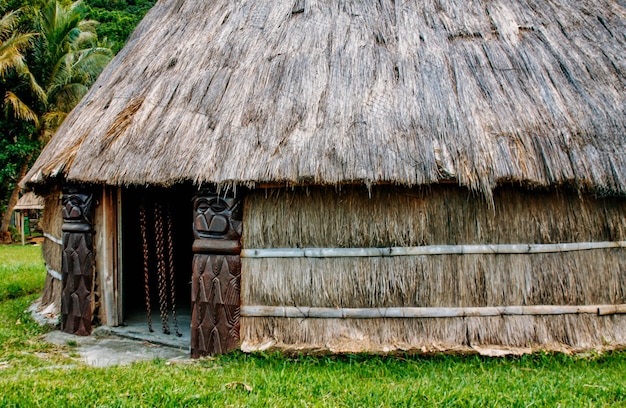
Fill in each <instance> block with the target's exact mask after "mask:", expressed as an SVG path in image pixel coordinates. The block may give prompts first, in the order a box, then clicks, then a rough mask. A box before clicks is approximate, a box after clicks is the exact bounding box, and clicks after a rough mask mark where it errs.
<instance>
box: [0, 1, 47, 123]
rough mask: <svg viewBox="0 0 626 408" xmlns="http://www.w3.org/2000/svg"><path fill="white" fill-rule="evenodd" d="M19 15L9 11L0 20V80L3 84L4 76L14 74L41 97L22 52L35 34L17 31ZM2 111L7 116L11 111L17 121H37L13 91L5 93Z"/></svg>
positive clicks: (18, 12)
mask: <svg viewBox="0 0 626 408" xmlns="http://www.w3.org/2000/svg"><path fill="white" fill-rule="evenodd" d="M20 14H21V10H16V11H11V12H9V13H7V14H5V15H4V16H3V17H2V18H1V19H0V78H1V79H2V80H3V82H4V80H5V78H6V76H7V75H8V74H9V73H12V72H14V73H16V74H17V75H18V76H19V77H20V78H21V79H22V80H25V81H26V82H28V84H29V85H30V88H31V89H32V90H33V91H34V92H35V94H37V95H39V96H42V95H43V92H42V90H41V88H40V87H39V86H38V84H37V81H36V80H35V78H34V77H33V75H32V74H31V73H30V71H29V69H28V66H27V64H26V60H25V56H24V55H25V54H24V52H25V51H26V50H27V49H28V48H30V47H31V46H32V43H33V39H34V38H35V33H21V32H19V31H18V29H17V26H18V23H19V18H20ZM4 109H5V112H6V113H7V114H8V113H9V111H11V110H12V113H13V115H14V116H15V117H16V118H18V119H22V120H30V121H33V122H35V123H37V121H38V118H37V115H36V114H35V113H34V112H33V111H32V109H31V108H30V107H29V106H28V105H27V104H25V103H24V102H23V101H22V100H21V99H20V98H19V97H18V96H17V95H16V93H15V92H14V91H13V90H10V89H7V90H6V91H5V94H4Z"/></svg>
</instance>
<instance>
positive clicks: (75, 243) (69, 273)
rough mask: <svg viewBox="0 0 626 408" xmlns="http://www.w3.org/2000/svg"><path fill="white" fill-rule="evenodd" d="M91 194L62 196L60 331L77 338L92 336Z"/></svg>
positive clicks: (93, 262)
mask: <svg viewBox="0 0 626 408" xmlns="http://www.w3.org/2000/svg"><path fill="white" fill-rule="evenodd" d="M92 201H93V196H92V195H91V194H78V193H76V192H74V191H70V192H67V193H66V194H64V196H63V220H64V224H63V253H62V269H61V272H62V292H61V330H62V331H64V332H66V333H71V334H76V335H79V336H88V335H89V334H90V333H91V319H92V310H91V308H92V306H91V303H92V299H91V297H92V293H91V291H92V284H93V273H94V266H95V261H94V255H93V230H92V227H91V210H92V208H91V206H92Z"/></svg>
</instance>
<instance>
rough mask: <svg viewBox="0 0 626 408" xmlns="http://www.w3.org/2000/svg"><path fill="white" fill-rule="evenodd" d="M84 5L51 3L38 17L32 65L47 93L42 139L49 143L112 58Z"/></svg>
mask: <svg viewBox="0 0 626 408" xmlns="http://www.w3.org/2000/svg"><path fill="white" fill-rule="evenodd" d="M81 5H82V4H81V2H80V1H77V2H74V3H72V4H70V5H69V6H66V5H64V4H62V3H59V1H58V0H50V1H48V3H47V4H46V5H45V6H44V7H43V9H41V10H40V11H39V13H38V14H37V17H36V29H37V31H38V33H39V34H40V35H39V37H37V38H36V39H35V46H34V52H33V58H32V62H31V66H32V67H33V73H34V75H35V77H36V78H37V82H38V84H39V85H40V87H41V88H42V89H43V91H44V93H45V101H43V102H44V109H43V112H42V114H41V119H42V128H41V134H40V137H41V139H42V141H43V142H46V141H47V140H48V139H49V138H50V137H51V136H52V134H53V133H54V131H55V130H56V128H57V127H58V126H59V125H60V124H61V123H62V122H63V120H64V119H65V117H66V116H67V114H68V113H69V112H70V111H71V110H72V109H73V108H74V106H76V104H78V102H79V101H80V100H81V99H82V97H83V96H84V95H85V94H86V93H87V91H88V90H89V87H90V86H91V85H92V84H93V82H94V81H95V80H96V78H97V77H98V75H100V72H102V69H103V68H104V67H105V66H106V65H107V64H108V63H109V61H110V60H111V57H112V52H111V49H110V48H108V47H104V46H101V45H100V44H99V43H98V37H97V34H96V30H95V27H96V24H97V23H96V22H95V21H91V20H83V19H82V15H81V10H80V7H81Z"/></svg>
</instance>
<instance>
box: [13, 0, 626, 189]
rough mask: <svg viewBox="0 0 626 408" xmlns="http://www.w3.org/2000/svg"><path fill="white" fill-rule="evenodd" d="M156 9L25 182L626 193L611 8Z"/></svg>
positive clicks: (596, 2)
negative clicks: (442, 185) (564, 188)
mask: <svg viewBox="0 0 626 408" xmlns="http://www.w3.org/2000/svg"><path fill="white" fill-rule="evenodd" d="M300 3H302V5H299V6H298V7H297V8H298V10H302V12H298V13H295V14H294V13H293V9H294V1H275V0H241V1H237V2H233V1H229V0H214V1H197V0H181V1H160V2H158V3H157V4H156V5H155V6H154V8H153V9H152V10H151V11H150V12H149V13H148V15H147V16H146V18H145V19H144V21H143V22H142V23H141V24H140V25H139V27H138V28H137V30H136V31H135V34H134V35H133V36H132V38H131V39H130V40H129V42H128V44H127V46H126V47H125V48H124V50H123V51H122V52H120V54H119V55H118V56H117V57H116V58H115V60H114V61H113V62H112V63H111V64H110V65H109V66H108V67H107V69H106V70H105V72H103V74H102V75H101V77H100V79H99V80H98V82H97V83H96V84H95V85H94V86H93V88H92V90H91V91H90V92H89V94H88V95H87V96H86V97H85V98H84V99H83V101H82V102H81V104H80V105H79V106H78V107H77V109H76V110H74V112H72V114H70V115H69V117H68V118H67V120H66V121H65V122H64V123H63V125H62V126H61V128H60V129H59V131H58V132H57V134H56V135H55V137H54V138H53V140H52V141H51V142H50V143H49V144H48V146H47V147H46V149H45V150H44V152H43V153H42V155H41V157H40V158H39V160H38V161H37V163H36V164H35V165H34V167H33V169H32V171H31V172H30V173H29V174H28V176H27V177H26V182H27V183H43V182H45V180H46V179H47V178H48V177H53V176H55V175H60V176H66V178H67V179H68V180H71V181H79V182H90V183H101V184H114V185H129V184H136V185H146V184H156V185H162V186H169V185H173V184H176V183H179V182H181V181H191V182H195V183H197V184H202V183H216V184H226V185H228V184H235V185H237V184H239V185H246V186H250V185H255V184H256V183H263V182H268V183H285V184H326V185H328V184H332V185H339V184H344V183H360V184H368V185H373V184H377V183H385V182H391V183H396V184H401V185H411V186H414V185H424V184H430V183H437V182H439V181H441V180H450V179H454V180H456V181H457V182H458V183H459V184H460V185H463V186H467V187H469V188H470V189H471V190H472V191H480V192H482V193H483V194H484V195H486V196H489V195H490V194H491V191H492V189H493V188H494V187H496V186H497V185H499V184H501V183H509V182H522V183H526V184H529V185H534V186H553V185H563V184H569V185H573V186H574V187H575V188H578V189H581V190H591V191H594V192H597V193H601V194H622V195H624V194H626V151H625V149H626V145H625V144H624V134H625V130H626V103H625V95H626V93H625V92H624V84H625V83H626V77H625V75H626V52H625V49H626V45H625V41H624V37H623V35H621V34H618V33H623V32H625V31H626V12H625V11H624V7H623V5H620V4H619V2H617V3H616V2H615V0H577V1H571V0H529V1H510V0H501V1H487V0H478V1H471V2H468V1H451V0H438V1H427V2H412V3H411V2H397V1H391V0H382V1H378V2H369V1H352V0H342V1H330V2H321V1H303V2H300Z"/></svg>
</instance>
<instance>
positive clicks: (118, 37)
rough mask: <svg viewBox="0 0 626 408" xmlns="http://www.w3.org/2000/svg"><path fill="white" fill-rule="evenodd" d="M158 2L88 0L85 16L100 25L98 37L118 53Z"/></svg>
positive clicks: (149, 0)
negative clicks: (108, 43) (107, 42)
mask: <svg viewBox="0 0 626 408" xmlns="http://www.w3.org/2000/svg"><path fill="white" fill-rule="evenodd" d="M155 1H156V0H86V1H85V5H86V13H85V16H86V17H87V18H89V19H92V20H96V21H98V22H99V23H100V24H99V25H98V26H97V27H96V30H97V32H98V37H99V38H102V39H106V40H107V41H110V42H111V48H112V49H113V51H114V52H115V53H117V52H118V51H119V50H120V49H121V48H122V47H123V46H124V44H125V42H126V40H127V39H128V37H129V36H130V34H131V33H132V31H133V30H134V29H135V27H136V26H137V24H139V22H140V21H141V19H142V18H143V16H144V15H145V14H146V12H147V11H148V10H149V9H150V8H151V7H152V6H153V5H154V3H155Z"/></svg>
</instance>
